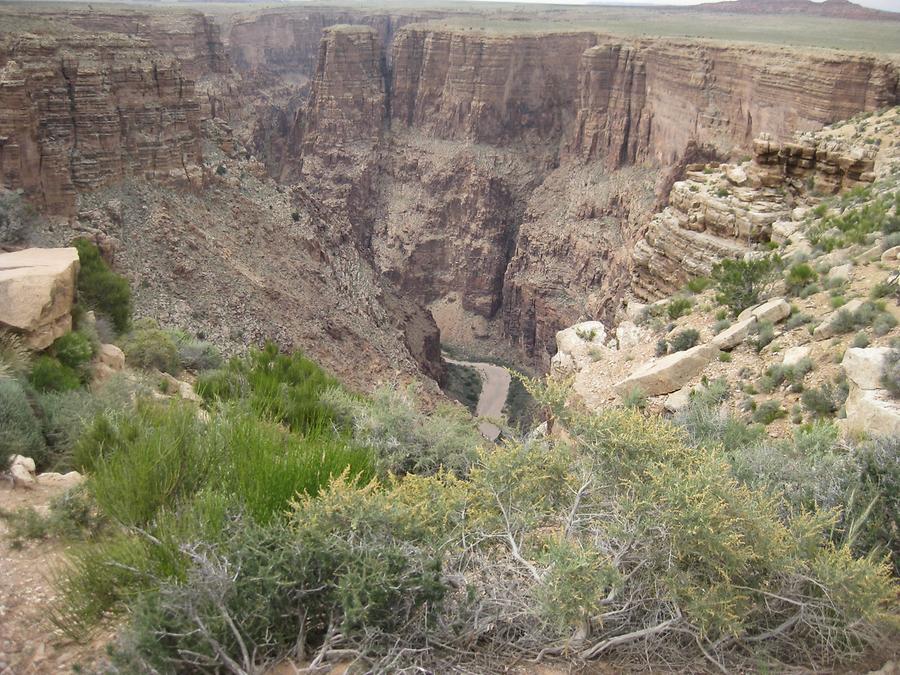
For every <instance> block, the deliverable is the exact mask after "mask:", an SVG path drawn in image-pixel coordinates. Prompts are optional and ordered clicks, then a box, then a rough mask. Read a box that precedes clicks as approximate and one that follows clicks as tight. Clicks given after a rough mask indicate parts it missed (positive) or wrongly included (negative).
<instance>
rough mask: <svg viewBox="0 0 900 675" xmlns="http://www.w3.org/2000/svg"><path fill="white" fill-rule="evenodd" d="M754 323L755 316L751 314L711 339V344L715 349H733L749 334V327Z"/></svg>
mask: <svg viewBox="0 0 900 675" xmlns="http://www.w3.org/2000/svg"><path fill="white" fill-rule="evenodd" d="M755 323H756V317H755V316H751V317H749V318H746V319H744V320H743V321H738V322H737V323H734V324H732V325H731V326H729V327H728V328H726V329H725V330H723V331H722V332H721V333H719V334H718V335H716V336H715V337H714V338H713V339H712V343H711V344H712V345H713V346H714V347H715V348H716V349H721V350H723V351H729V350H731V349H734V348H735V347H737V346H738V345H739V344H741V343H742V342H743V341H744V340H746V339H747V336H748V335H750V329H751V328H753V325H754V324H755Z"/></svg>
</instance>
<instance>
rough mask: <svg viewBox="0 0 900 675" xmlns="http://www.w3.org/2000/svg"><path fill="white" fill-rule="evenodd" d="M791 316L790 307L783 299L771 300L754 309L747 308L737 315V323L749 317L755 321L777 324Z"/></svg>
mask: <svg viewBox="0 0 900 675" xmlns="http://www.w3.org/2000/svg"><path fill="white" fill-rule="evenodd" d="M790 315H791V306H790V304H789V303H788V301H787V300H785V299H784V298H773V299H772V300H768V301H766V302H764V303H762V304H761V305H757V306H756V307H749V308H748V309H745V310H744V311H743V312H741V313H740V314H738V321H743V320H744V319H747V318H749V317H751V316H753V317H756V320H757V321H771V322H772V323H778V322H779V321H781V320H782V319H786V318H788V317H789V316H790Z"/></svg>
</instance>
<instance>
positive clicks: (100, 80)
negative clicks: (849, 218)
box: [0, 5, 900, 382]
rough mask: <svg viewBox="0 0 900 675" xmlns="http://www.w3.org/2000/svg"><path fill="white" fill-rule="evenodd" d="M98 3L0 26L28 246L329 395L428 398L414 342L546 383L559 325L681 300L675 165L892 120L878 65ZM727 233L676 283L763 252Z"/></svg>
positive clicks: (3, 127)
mask: <svg viewBox="0 0 900 675" xmlns="http://www.w3.org/2000/svg"><path fill="white" fill-rule="evenodd" d="M98 7H101V9H95V8H93V7H92V8H85V7H81V6H73V7H72V8H66V9H60V8H47V9H41V10H33V9H29V8H27V7H25V6H22V5H10V6H8V7H6V8H4V9H3V13H2V14H0V29H2V30H0V180H2V184H3V186H4V187H5V188H6V189H9V190H22V193H23V195H24V196H25V197H27V198H28V199H30V200H31V201H32V202H33V203H34V204H35V205H36V206H38V207H39V208H40V209H41V210H42V211H43V212H44V214H46V215H47V217H48V218H50V222H51V223H53V224H51V225H50V226H47V227H46V228H44V229H42V230H40V231H39V232H36V233H35V237H36V238H37V239H38V241H37V242H33V243H55V244H59V243H65V242H64V241H63V240H64V239H65V238H66V237H70V236H71V234H72V233H73V232H87V233H88V234H90V236H92V237H94V238H95V239H96V240H97V241H98V242H99V243H101V244H104V243H106V244H107V248H108V249H109V251H110V252H111V253H114V259H115V261H116V264H118V265H120V266H121V267H122V269H123V270H124V271H125V272H126V273H127V274H129V276H130V277H131V278H132V280H133V281H135V282H137V284H136V285H137V286H138V290H137V300H138V306H139V308H143V309H146V310H147V311H151V310H152V311H153V312H154V313H156V314H157V315H158V316H159V318H161V319H164V320H170V321H172V322H173V323H175V324H176V325H182V326H184V327H185V328H189V329H191V330H192V331H194V332H197V331H202V332H203V333H205V334H206V335H210V336H214V337H216V338H217V339H219V340H221V341H224V342H228V341H233V342H237V343H240V342H246V341H258V340H259V339H261V338H263V337H265V336H267V335H268V336H275V337H277V338H278V339H279V341H280V342H281V343H283V344H286V345H290V346H294V347H301V348H303V349H304V350H307V351H308V352H310V353H311V354H313V355H314V356H316V357H317V358H318V359H319V360H320V361H321V362H322V363H323V364H324V365H326V367H328V368H329V369H332V370H334V371H335V372H336V373H338V374H340V375H342V376H344V377H346V378H349V379H350V380H351V381H354V380H355V381H357V382H364V381H371V380H372V379H373V376H374V377H376V378H377V377H385V378H387V379H392V380H411V379H416V378H418V377H419V376H420V375H421V374H422V373H424V374H426V375H427V376H428V377H429V378H431V379H437V380H439V379H440V378H441V374H442V367H441V362H440V350H439V342H440V340H441V339H444V340H446V341H452V342H456V343H459V344H465V345H469V346H474V347H476V348H481V349H486V350H487V349H492V348H493V349H499V350H501V351H507V352H509V353H510V354H514V355H515V358H516V359H517V360H518V361H520V362H521V363H527V364H530V365H532V366H533V367H536V368H538V369H545V368H547V367H548V366H549V363H550V358H551V357H552V355H553V353H554V352H555V350H556V343H555V336H556V333H557V331H559V330H560V329H561V328H564V327H566V326H569V325H571V324H574V323H576V322H578V321H581V320H587V319H591V320H600V321H605V322H609V321H611V320H612V318H613V317H614V316H615V314H616V312H617V311H618V310H619V308H620V307H621V305H622V302H623V298H625V297H626V295H629V294H636V297H639V298H641V299H644V300H653V299H656V298H657V297H662V296H663V295H666V294H668V293H669V292H670V291H671V288H672V287H674V285H677V284H680V283H683V281H684V279H685V273H686V272H687V271H690V270H691V269H693V268H691V267H690V266H687V267H684V266H679V265H680V263H681V262H682V261H681V259H678V258H675V259H674V260H673V259H671V258H667V255H671V253H672V252H673V251H677V250H681V248H679V247H682V248H683V247H684V246H688V248H690V247H691V246H693V244H691V235H690V234H684V232H690V228H686V227H683V225H684V223H678V224H676V225H674V226H669V227H668V228H667V227H666V226H665V223H664V221H665V219H666V216H665V214H666V212H665V211H663V209H664V207H666V206H667V205H668V204H669V203H670V202H671V203H672V206H673V207H676V208H677V207H678V205H679V204H682V205H683V204H684V202H685V201H687V200H689V199H690V197H691V196H690V195H688V194H682V193H681V192H680V191H679V190H680V188H678V187H676V188H675V190H674V191H673V192H672V196H671V197H670V189H671V188H672V186H673V185H675V184H676V181H677V180H679V179H681V178H682V177H683V176H684V175H685V173H686V172H688V171H689V170H696V167H692V165H694V164H696V163H697V162H702V161H709V160H712V161H719V160H726V159H730V160H737V159H739V158H742V157H749V156H751V155H754V154H755V155H756V156H763V155H765V152H768V148H762V147H760V146H758V145H755V144H754V139H758V138H760V137H761V134H763V133H766V134H769V136H768V137H767V138H769V139H771V143H772V144H773V147H775V146H776V145H777V148H776V149H775V150H774V152H770V153H769V154H770V156H771V157H773V158H774V159H773V161H776V162H781V161H782V160H781V159H778V158H779V157H782V156H784V153H783V152H782V150H783V148H782V146H781V145H780V143H782V142H785V141H787V140H789V139H791V138H792V137H793V134H794V132H798V131H799V132H804V131H816V130H818V129H820V128H821V127H822V126H824V125H826V124H829V123H831V122H834V121H837V120H840V119H844V118H848V117H851V116H853V115H854V114H856V113H859V112H864V111H874V110H878V109H882V108H885V107H888V106H891V105H895V104H896V103H897V102H898V101H900V90H898V80H900V61H898V59H897V57H896V55H892V54H888V55H881V56H879V55H874V54H870V53H865V52H861V51H859V52H856V51H853V52H848V51H834V50H828V49H804V48H796V47H786V46H778V45H765V44H746V43H744V44H739V43H727V42H721V41H712V40H697V39H687V38H682V37H674V36H673V37H659V38H650V37H641V36H637V35H614V34H612V33H611V32H608V31H603V30H594V29H593V28H574V27H572V26H570V25H569V24H564V23H560V25H559V26H554V24H553V22H552V21H549V20H542V21H541V22H540V25H539V26H537V27H535V26H533V25H531V24H528V23H527V22H524V21H519V20H515V19H516V17H515V16H514V15H513V14H514V13H512V12H511V11H510V12H509V13H507V14H508V15H506V14H504V13H503V12H499V16H500V19H503V20H502V21H501V20H498V21H497V22H496V23H487V22H485V25H484V26H482V27H478V25H477V24H478V21H479V20H481V19H482V18H483V17H482V16H481V15H480V14H479V13H478V12H477V11H476V10H464V9H460V10H458V11H451V10H438V9H434V10H422V11H419V10H416V11H409V10H404V9H397V10H391V9H376V10H372V11H363V10H358V9H350V8H344V7H335V8H327V7H317V8H305V7H290V8H288V7H285V8H276V9H240V8H234V9H229V10H225V9H222V8H218V7H217V8H210V9H208V10H206V9H202V10H192V9H177V10H176V9H172V10H169V9H167V10H166V11H165V12H162V11H155V10H151V9H122V8H115V9H113V8H109V9H104V8H102V7H103V6H102V5H100V6H98ZM585 11H587V10H585ZM467 22H468V23H467ZM472 22H474V23H475V27H474V28H473V26H472ZM788 154H790V153H788ZM798 159H799V160H803V159H804V157H803V156H802V152H800V154H799V155H798ZM783 161H787V160H786V159H785V160H783ZM836 161H837V160H836ZM839 163H840V162H838V164H839ZM826 164H827V162H826ZM823 175H833V172H831V173H828V172H827V171H826V172H823ZM805 178H806V176H804V179H805ZM820 182H821V186H820V187H821V189H822V190H825V191H835V190H836V189H837V188H838V187H840V184H837V183H834V181H832V182H831V183H829V182H828V181H820ZM679 200H680V201H679ZM210 202H212V203H210ZM721 209H722V210H723V211H724V212H725V213H726V214H730V215H729V217H732V220H733V219H734V218H733V215H734V213H736V212H738V211H740V205H739V204H734V203H730V202H729V203H724V204H722V205H721ZM682 210H686V209H682ZM658 212H661V213H660V214H659V215H655V214H657V213H658ZM669 213H670V214H671V213H672V212H671V211H669ZM723 218H724V217H723ZM669 220H670V221H671V218H670V219H669ZM723 222H724V220H723ZM729 222H730V221H729ZM713 229H715V228H713ZM718 234H721V232H720V233H718ZM729 236H730V237H731V239H735V240H737V242H738V244H735V245H734V246H730V247H729V246H728V245H723V246H718V247H713V248H714V250H709V251H706V252H705V253H704V252H703V251H702V250H701V251H700V253H699V254H698V255H700V257H701V258H702V259H701V260H699V261H697V262H696V264H695V265H694V267H697V269H700V268H703V267H704V265H708V262H709V260H711V259H712V258H713V257H715V256H721V255H729V254H734V253H735V252H738V251H740V250H742V249H741V246H740V245H739V244H740V243H741V242H746V241H747V240H748V239H749V240H759V241H765V240H766V238H767V237H768V236H769V233H768V231H767V230H765V229H764V228H763V229H761V230H759V231H753V232H743V231H742V232H739V233H737V234H729ZM754 237H755V239H754ZM694 238H696V237H694ZM686 241H687V244H685V242H686ZM223 291H227V292H223ZM226 296H228V297H227V298H226ZM161 298H168V300H162V299H161ZM363 362H365V363H366V364H367V365H366V372H365V373H359V372H357V371H358V370H359V368H360V364H361V363H363ZM369 364H371V365H369Z"/></svg>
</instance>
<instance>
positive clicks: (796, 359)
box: [781, 345, 812, 368]
mask: <svg viewBox="0 0 900 675" xmlns="http://www.w3.org/2000/svg"><path fill="white" fill-rule="evenodd" d="M811 351H812V348H811V347H810V346H809V345H800V346H799V347H791V348H790V349H788V350H787V351H786V352H785V353H784V359H783V360H782V362H781V365H783V366H785V367H786V368H793V367H794V366H796V365H797V364H798V363H800V362H801V361H802V360H803V359H805V358H807V357H808V356H809V354H810V352H811Z"/></svg>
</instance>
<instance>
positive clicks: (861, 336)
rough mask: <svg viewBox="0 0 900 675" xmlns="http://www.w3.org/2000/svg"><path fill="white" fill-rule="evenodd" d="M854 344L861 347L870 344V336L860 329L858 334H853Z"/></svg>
mask: <svg viewBox="0 0 900 675" xmlns="http://www.w3.org/2000/svg"><path fill="white" fill-rule="evenodd" d="M852 344H853V346H854V347H856V348H858V349H861V348H864V347H868V346H869V336H868V335H866V334H865V333H863V332H862V331H860V332H859V333H857V334H856V335H854V336H853V343H852Z"/></svg>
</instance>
